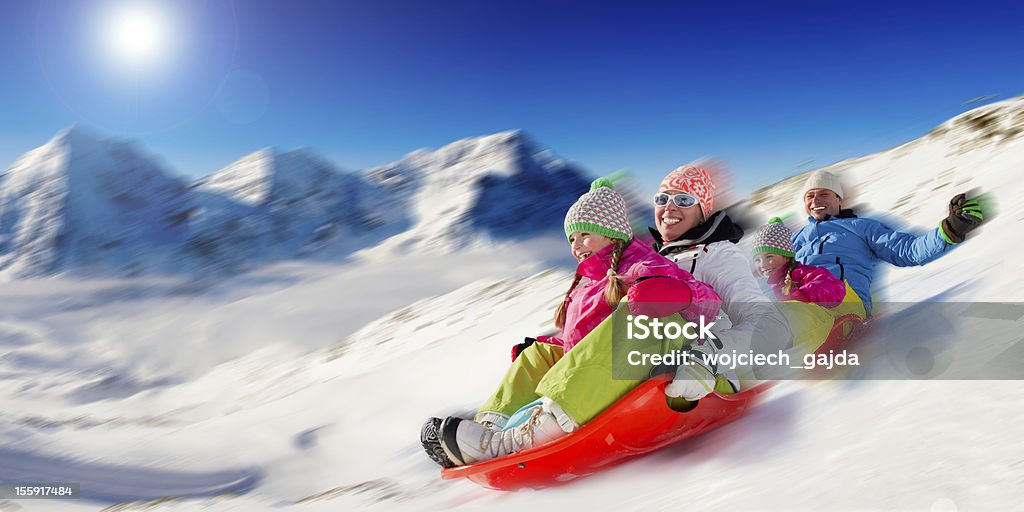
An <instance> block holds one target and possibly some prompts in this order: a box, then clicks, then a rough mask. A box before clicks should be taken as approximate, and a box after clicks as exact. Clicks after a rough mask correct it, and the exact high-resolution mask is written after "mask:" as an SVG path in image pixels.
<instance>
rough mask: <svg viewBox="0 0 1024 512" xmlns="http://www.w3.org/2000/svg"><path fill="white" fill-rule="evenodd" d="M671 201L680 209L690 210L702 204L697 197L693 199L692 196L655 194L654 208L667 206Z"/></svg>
mask: <svg viewBox="0 0 1024 512" xmlns="http://www.w3.org/2000/svg"><path fill="white" fill-rule="evenodd" d="M669 201H672V202H673V203H674V204H675V205H676V206H678V207H680V208H690V207H693V206H694V205H696V204H697V203H699V202H700V201H699V200H697V198H696V197H693V196H691V195H690V194H675V195H669V194H666V193H664V192H662V193H660V194H654V206H665V205H667V204H668V202H669Z"/></svg>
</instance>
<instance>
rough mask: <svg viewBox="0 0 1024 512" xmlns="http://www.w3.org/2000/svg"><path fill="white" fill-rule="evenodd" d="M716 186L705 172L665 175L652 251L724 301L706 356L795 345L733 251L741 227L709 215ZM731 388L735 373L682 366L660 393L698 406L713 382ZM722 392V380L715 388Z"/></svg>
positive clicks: (688, 168)
mask: <svg viewBox="0 0 1024 512" xmlns="http://www.w3.org/2000/svg"><path fill="white" fill-rule="evenodd" d="M714 194H715V185H714V182H713V181H712V179H711V175H710V174H709V173H708V171H707V169H706V168H704V167H700V166H695V165H685V166H682V167H679V168H677V169H675V170H673V171H672V172H670V173H669V174H668V176H666V177H665V179H664V180H662V182H661V185H660V186H659V187H658V193H657V194H655V196H654V224H655V226H656V227H655V228H651V235H653V236H654V240H655V243H654V249H655V250H656V251H658V252H659V253H661V254H662V255H664V256H666V257H668V258H670V259H672V260H673V261H675V262H676V264H677V265H679V266H680V267H681V268H682V269H684V270H686V271H689V272H690V273H691V274H693V276H694V277H695V278H697V280H699V281H703V282H705V283H708V284H710V285H711V286H712V287H713V288H714V289H715V291H716V292H718V294H719V295H720V296H721V297H722V310H723V313H724V316H725V317H728V318H727V319H726V318H722V319H721V320H718V321H717V323H716V326H717V329H714V330H713V332H714V333H715V335H716V336H717V337H718V341H719V343H714V344H705V345H704V346H702V347H700V349H701V350H703V351H717V352H719V353H730V354H731V353H734V351H735V353H736V354H747V353H749V351H751V350H752V351H753V352H754V353H755V354H757V353H763V354H772V353H776V352H777V351H779V350H785V349H788V348H789V347H790V346H791V345H792V342H793V334H792V332H791V331H790V328H789V323H788V322H786V319H785V317H784V316H783V315H782V314H781V313H780V312H779V310H778V309H777V308H776V307H775V305H774V304H773V303H772V302H771V300H770V299H769V298H768V297H767V296H766V295H765V294H764V292H762V291H761V288H760V286H758V284H757V280H756V279H755V278H754V275H753V274H752V273H751V271H750V261H749V258H748V257H747V254H746V253H745V252H744V251H742V250H741V249H740V248H739V247H737V246H736V243H737V242H739V241H740V239H741V238H742V237H743V228H741V227H740V226H739V225H737V224H735V223H733V221H732V220H731V219H730V218H729V216H728V215H727V214H726V213H725V211H724V210H723V211H717V212H716V211H715V210H714ZM719 375H720V376H721V377H724V378H725V379H727V380H728V382H729V383H730V384H731V385H732V387H733V390H736V391H738V390H739V388H740V382H739V378H738V377H737V372H736V371H734V370H730V369H728V368H722V369H721V371H719V369H718V368H715V367H700V366H698V367H692V368H688V367H685V366H683V367H680V368H679V370H678V372H677V373H676V380H674V381H673V382H672V384H670V385H669V386H668V387H667V388H666V390H665V392H666V394H668V395H669V396H672V397H680V398H684V399H686V400H697V399H700V398H702V397H703V396H705V395H707V394H708V393H709V392H711V391H712V390H713V389H714V388H715V384H716V376H719ZM718 385H719V389H721V382H720V381H719V383H718Z"/></svg>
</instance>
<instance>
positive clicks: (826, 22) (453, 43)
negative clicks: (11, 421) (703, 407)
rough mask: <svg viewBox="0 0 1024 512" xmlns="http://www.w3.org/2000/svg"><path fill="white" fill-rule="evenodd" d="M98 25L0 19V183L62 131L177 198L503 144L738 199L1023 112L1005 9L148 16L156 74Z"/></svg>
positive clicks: (1, 1)
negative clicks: (292, 162) (690, 169)
mask: <svg viewBox="0 0 1024 512" xmlns="http://www.w3.org/2000/svg"><path fill="white" fill-rule="evenodd" d="M121 3H125V2H123V1H121V2H116V1H113V0H104V1H99V0H41V1H36V2H19V1H13V0H0V20H2V21H0V23H2V26H0V28H2V30H0V66H2V67H0V69H2V79H0V112H2V115H0V166H4V167H6V166H7V165H9V164H10V163H11V162H13V160H14V159H15V158H16V157H17V156H18V155H20V154H21V153H23V152H25V151H27V150H28V149H31V148H33V147H35V146H38V145H40V144H42V143H43V142H45V141H46V140H47V139H49V138H50V137H51V136H52V135H53V134H54V133H55V132H57V131H58V130H60V129H61V128H63V127H65V126H68V125H70V124H72V123H81V124H83V125H87V126H91V127H93V128H95V129H96V131H98V132H99V133H100V134H105V135H117V136H122V137H128V138H133V139H138V140H140V141H141V142H142V143H143V144H144V145H145V146H146V147H147V148H148V149H149V150H150V151H152V152H154V153H157V154H159V155H161V156H162V157H164V158H165V161H166V163H167V164H168V165H169V166H170V167H171V168H172V169H173V170H174V171H176V172H178V173H180V174H185V175H190V176H200V175H205V174H209V173H210V172H213V171H215V170H216V169H218V168H220V167H222V166H224V165H226V164H228V163H230V162H231V161H233V160H235V159H237V158H239V157H241V156H243V155H244V154H246V153H248V152H251V151H254V150H256V149H259V148H262V147H265V146H270V145H274V146H278V147H281V148H285V149H289V148H293V147H298V146H311V147H313V148H315V149H317V150H319V151H320V152H322V153H323V154H325V155H327V156H329V157H330V158H332V159H333V160H334V161H335V162H336V163H337V164H339V165H340V166H342V167H344V168H348V169H362V168H367V167H371V166H374V165H380V164H383V163H387V162H390V161H393V160H396V159H398V158H400V157H401V156H402V155H404V154H405V153H407V152H409V151H412V150H415V149H417V148H421V147H435V148H436V147H439V146H442V145H444V144H447V143H449V142H451V141H453V140H456V139H459V138H463V137H468V136H477V135H485V134H489V133H493V132H497V131H503V130H509V129H514V128H521V129H524V130H526V131H527V132H528V133H529V134H531V135H532V136H533V137H534V139H535V140H537V141H538V142H540V143H542V144H544V145H547V146H549V147H551V148H552V149H553V150H554V151H555V152H557V153H558V154H560V155H562V156H564V157H566V158H569V159H571V160H573V161H576V162H579V163H581V164H583V165H584V166H586V167H587V168H588V169H590V170H591V171H593V172H595V173H606V172H610V171H613V170H616V169H619V168H629V169H632V170H634V171H636V172H637V173H638V174H639V176H640V177H641V178H643V179H644V180H645V181H646V182H648V183H651V186H652V187H653V183H655V182H656V181H657V180H659V179H660V178H661V176H663V175H664V174H665V173H666V172H667V171H668V170H670V169H671V168H672V167H674V166H675V165H678V164H681V163H685V162H687V161H690V160H692V159H695V158H698V157H701V156H707V155H710V156H715V157H718V158H721V159H724V160H726V161H727V162H729V163H730V164H731V165H732V167H733V168H734V170H735V172H736V174H737V181H738V185H740V187H741V188H742V189H747V190H749V189H750V188H752V187H754V186H757V185H763V184H767V183H770V182H774V181H776V180H778V179H781V178H783V177H786V176H788V175H791V174H793V173H795V172H797V171H800V170H806V169H808V168H811V167H817V166H822V165H826V164H828V163H831V162H834V161H836V160H839V159H842V158H847V157H854V156H860V155H863V154H866V153H870V152H874V151H878V150H882V149H886V148H888V147H891V146H894V145H897V144H900V143H903V142H906V141H908V140H911V139H914V138H917V137H919V136H920V135H922V134H924V133H926V132H927V131H928V130H930V129H931V128H932V127H934V126H935V125H937V124H939V123H941V122H942V121H944V120H946V119H947V118H949V117H952V116H953V115H956V114H957V113H960V112H962V111H964V110H967V109H969V108H971V107H973V106H975V105H973V104H972V105H967V104H965V102H966V101H968V100H969V99H971V98H975V97H979V96H989V95H995V96H996V99H1004V98H1007V97H1011V96H1015V95H1019V94H1022V93H1024V65H1022V64H1021V63H1024V43H1022V41H1024V7H1022V4H1020V3H1017V2H1005V3H1000V4H987V3H985V2H954V3H949V4H943V3H941V2H916V3H915V2H878V3H874V2H849V3H847V4H845V5H844V4H842V3H839V2H822V1H814V2H785V3H783V2H763V1H759V2H728V1H714V2H712V1H702V2H687V1H674V2H631V3H628V4H627V3H622V4H621V6H611V5H601V4H599V3H598V2H594V1H581V2H555V1H550V0H549V1H532V0H531V1H525V0H517V1H515V2H490V1H480V0H475V1H461V0H459V1H451V0H437V1H425V0H423V1H387V0H354V1H353V0H345V1H337V2H333V1H321V2H315V1H302V2H299V1H288V2H286V1H283V0H282V1H277V2H270V1H264V0H244V1H243V0H236V1H234V2H228V1H226V0H211V1H205V2H202V1H198V0H180V1H177V2H170V1H167V2H160V1H159V0H154V2H150V3H157V4H162V5H165V7H166V8H167V9H168V11H170V12H172V13H173V15H172V18H173V19H174V23H173V25H174V26H175V27H176V28H175V29H174V30H173V31H172V32H173V33H174V34H175V35H174V36H172V37H171V40H172V41H174V42H175V43H174V46H175V47H177V50H176V52H175V53H174V55H173V56H171V55H168V56H166V57H163V58H161V59H158V62H159V64H160V65H158V66H153V68H152V69H150V70H146V71H138V70H136V71H125V70H123V69H119V68H116V67H115V66H113V65H112V64H111V63H112V61H113V59H112V57H111V56H110V55H109V52H107V53H106V54H105V53H104V52H102V51H97V50H96V44H95V42H96V40H97V39H98V36H97V29H96V27H97V20H98V19H100V18H99V17H101V16H102V13H103V12H106V10H107V9H108V8H109V7H110V6H111V5H114V4H121ZM129 3H130V2H129ZM627 5H628V7H627ZM168 6H169V7H168ZM808 161H813V162H810V163H808Z"/></svg>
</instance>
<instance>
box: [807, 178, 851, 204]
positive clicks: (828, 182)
mask: <svg viewBox="0 0 1024 512" xmlns="http://www.w3.org/2000/svg"><path fill="white" fill-rule="evenodd" d="M816 188H823V189H826V190H831V191H832V192H835V193H836V195H837V196H839V198H840V199H842V198H843V186H842V185H841V184H840V183H839V178H837V177H836V175H835V174H832V173H830V172H828V171H814V172H812V173H811V176H810V177H809V178H807V183H806V184H804V194H806V193H807V191H808V190H813V189H816Z"/></svg>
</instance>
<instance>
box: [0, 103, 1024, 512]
mask: <svg viewBox="0 0 1024 512" xmlns="http://www.w3.org/2000/svg"><path fill="white" fill-rule="evenodd" d="M1020 108H1021V104H1020V101H1019V100H1014V101H1010V102H1004V103H999V104H995V105H990V106H987V107H983V108H982V109H978V110H975V111H972V112H969V113H967V114H965V115H963V116H959V117H958V118H955V119H953V120H951V121H950V122H949V123H946V124H944V125H943V127H944V128H945V129H940V130H936V131H934V132H933V133H932V134H930V135H928V136H926V137H923V138H922V139H920V140H918V141H915V142H912V143H909V144H906V145H904V146H900V147H899V148H894V149H893V150H890V151H887V152H882V153H878V154H875V155H870V156H867V157H864V158H861V159H857V160H853V161H848V162H841V163H839V164H837V165H836V166H834V167H833V169H834V170H837V171H838V172H840V174H841V176H842V177H843V179H844V180H846V184H847V186H848V187H849V188H850V190H855V191H856V192H857V193H858V199H859V200H860V201H861V203H862V204H863V203H870V205H871V206H872V207H874V208H875V209H876V210H879V211H881V212H882V213H890V214H895V215H891V216H893V217H896V216H904V217H906V218H907V224H908V226H917V227H919V228H921V229H928V228H932V227H933V226H934V225H935V223H937V222H938V220H939V219H940V218H942V216H943V215H945V203H946V202H947V201H948V199H949V197H950V196H952V195H953V193H955V192H956V191H959V190H960V189H962V188H967V187H975V186H976V187H980V188H982V189H984V190H987V191H990V192H992V193H994V194H995V196H996V198H997V199H999V200H1000V203H1001V205H1002V212H1001V214H1000V216H998V217H996V218H995V219H994V220H993V221H992V223H991V224H990V225H988V226H986V227H985V228H984V229H982V230H980V232H978V233H976V234H975V235H974V236H972V237H971V239H970V240H968V242H967V243H965V244H964V245H963V246H962V247H960V248H957V249H956V250H955V251H953V252H952V253H951V254H949V255H947V256H945V257H943V258H941V259H940V260H937V261H935V262H933V263H931V264H929V265H928V266H926V267H922V268H920V269H894V270H892V271H891V272H889V273H888V274H887V276H885V277H883V278H881V279H880V281H879V284H880V288H881V289H882V290H883V291H884V292H885V293H887V294H888V295H889V297H890V298H892V299H896V300H908V301H912V300H925V299H936V298H941V299H943V300H947V299H949V298H951V297H952V298H954V299H958V300H974V301H977V300H992V301H1003V302H1024V292H1022V291H1021V289H1022V288H1021V283H1020V272H1018V271H1017V270H1016V269H1015V268H1014V267H1013V266H1012V265H1011V264H1010V262H1009V260H1008V257H1009V255H1012V254H1013V253H1014V252H1016V251H1018V250H1019V249H1021V247H1020V244H1021V242H1020V240H1022V239H1024V237H1021V234H1022V233H1021V231H1022V230H1021V226H1024V224H1022V223H1021V221H1022V220H1024V218H1022V217H1024V215H1022V213H1024V212H1021V211H1020V207H1019V206H1017V205H1016V204H1015V203H1014V202H1013V201H1014V199H1015V198H1016V196H1017V195H1019V193H1020V192H1021V190H1020V188H1021V185H1020V184H1019V183H1018V180H1017V175H1018V170H1019V169H1020V167H1021V164H1022V163H1024V162H1022V159H1024V156H1022V155H1024V147H1022V143H1021V140H1020V135H1019V131H1017V130H1016V127H1019V126H1020V125H1021V120H1020V118H1019V117H1017V114H1016V113H1017V112H1019V110H1020ZM983 114H993V115H995V119H996V120H998V121H997V122H980V121H978V120H977V119H976V117H977V116H979V115H982V119H984V118H985V116H984V115H983ZM979 125H980V126H981V127H980V128H979ZM992 126H996V127H998V130H996V129H992V128H991V127H992ZM979 130H980V131H979ZM993 130H994V131H993ZM395 176H396V177H395V178H393V179H395V180H397V181H390V182H389V183H390V186H393V187H395V188H394V189H393V190H403V188H402V187H403V186H409V187H410V188H408V189H407V190H408V192H407V193H408V194H410V195H409V196H408V197H410V198H414V197H415V194H416V191H417V187H416V186H415V180H414V179H413V178H409V181H408V182H406V184H405V185H402V183H400V182H401V180H402V178H403V177H409V176H412V174H409V173H397V174H396V175H395ZM415 179H423V178H422V177H421V178H415ZM801 182H802V179H801V178H796V179H794V180H792V181H791V182H783V183H780V184H777V185H775V186H773V187H769V188H768V189H765V190H762V191H759V192H758V194H757V195H756V198H755V199H756V201H757V202H758V205H759V207H760V208H762V213H763V215H768V214H779V213H783V212H785V211H787V210H795V209H796V206H795V203H796V202H797V199H798V196H799V192H800V190H799V187H800V183H801ZM420 183H422V182H420ZM218 195H219V194H218ZM223 197H225V198H227V196H223ZM904 198H905V199H904ZM851 199H853V198H851ZM226 200H228V199H226ZM230 200H231V201H232V202H233V203H234V204H243V202H242V201H239V200H237V199H230ZM414 200H418V199H414ZM560 218H561V214H560V215H559V220H560ZM798 221H799V218H796V219H793V220H792V221H791V224H793V225H796V224H798ZM560 247H561V245H560ZM513 254H518V255H519V257H520V258H522V257H526V258H528V259H533V258H534V257H535V256H534V252H533V251H531V250H528V249H527V248H526V247H525V244H509V245H507V246H506V247H504V248H503V250H500V251H497V250H474V249H473V248H470V249H469V250H466V251H459V252H456V253H453V254H449V255H443V256H434V257H431V256H422V257H418V258H407V257H404V256H405V255H403V254H399V255H396V256H397V257H393V258H386V257H384V256H386V255H379V256H381V258H380V259H377V260H362V261H358V262H352V263H351V264H349V265H347V266H345V267H344V268H339V266H337V265H324V264H313V263H309V262H304V263H301V264H295V263H293V264H289V265H278V266H271V267H265V268H263V269H261V270H260V271H257V272H253V273H251V274H248V275H246V276H243V277H239V278H233V279H229V280H225V281H223V282H220V283H218V284H216V285H212V286H211V287H209V288H196V287H195V285H194V284H192V283H173V282H172V284H169V285H159V286H152V285H145V286H144V285H143V284H142V283H146V281H143V280H141V279H137V280H132V281H124V282H115V283H99V282H94V281H85V282H82V281H76V280H65V279H52V280H39V281H22V282H14V283H10V285H9V286H6V287H4V288H3V289H0V299H2V300H3V302H4V304H7V306H6V307H5V308H4V309H3V310H0V410H2V411H3V413H2V414H0V480H17V478H19V477H20V476H23V475H25V474H26V472H25V468H28V469H30V470H31V475H33V477H34V478H38V479H40V480H43V479H47V478H49V479H57V478H63V479H69V480H72V479H77V478H80V479H81V481H82V482H83V483H88V486H87V488H88V492H89V495H88V496H89V497H90V498H91V500H81V501H63V502H57V501H29V500H26V501H19V502H17V506H18V507H21V508H23V509H25V510H29V511H32V510H76V511H84V510H99V509H102V508H104V507H106V506H108V505H111V504H112V503H114V502H116V501H118V500H126V499H133V498H134V499H142V500H152V501H149V502H145V503H136V504H127V503H119V504H116V505H115V507H116V509H118V510H147V509H157V510H165V509H166V510H196V511H198V510H302V511H316V512H319V511H334V510H353V509H360V508H377V509H384V510H424V509H429V510H434V509H463V510H516V511H520V510H561V509H575V508H586V509H601V510H636V509H645V510H646V509H655V510H661V509H678V508H687V509H694V510H712V509H734V510H822V509H829V510H877V509H887V510H933V511H939V510H942V511H951V510H1011V509H1014V508H1015V507H1018V505H1019V501H1020V496H1019V494H1020V493H1019V488H1020V484H1021V482H1024V465H1022V464H1021V461H1022V460H1024V445H1022V444H1021V443H1020V441H1019V434H1018V432H1017V429H1015V428H1013V426H1014V425H1019V424H1021V422H1024V393H1022V391H1024V386H1022V385H1021V383H1020V381H957V380H945V381H942V380H938V381H845V382H823V383H812V382H787V383H783V384H781V385H780V386H778V387H776V388H775V389H774V390H773V391H771V395H770V396H769V399H768V400H767V401H766V402H765V403H764V404H762V405H760V406H759V407H757V408H756V409H755V410H754V411H753V412H752V413H751V414H750V415H748V416H746V417H744V418H742V419H741V420H739V421H737V422H735V423H733V424H730V425H727V426H725V427H723V428H721V429H719V430H716V431H714V432H712V433H710V434H708V435H705V436H702V437H700V438H697V439H693V440H691V441H687V442H684V443H681V444H678V445H675V446H672V447H668V448H666V449H663V450H661V451H659V452H657V453H655V454H652V455H650V456H647V457H644V458H641V459H638V460H635V461H632V462H630V463H627V464H625V465H622V466H620V467H616V468H613V469H610V470H607V471H605V472H602V473H600V474H598V475H595V476H592V477H590V478H587V479H584V480H581V481H578V482H574V483H571V484H569V485H566V486H564V487H560V488H553V489H546V490H543V491H522V492H517V493H499V492H493V491H488V490H485V489H482V488H479V487H477V486H476V485H474V484H472V483H469V482H466V481H454V482H443V481H441V480H440V479H439V477H438V467H437V466H436V465H435V464H433V463H432V462H431V461H430V460H429V459H427V457H426V456H425V455H424V454H423V453H422V450H421V448H420V446H419V442H418V437H417V434H418V427H419V426H420V424H421V422H422V420H423V419H425V418H426V417H428V416H430V415H446V414H468V413H470V412H472V410H473V408H474V407H476V406H478V405H479V403H480V402H481V401H483V400H484V399H485V398H486V396H487V395H488V394H489V393H490V392H492V391H493V386H494V385H495V384H496V382H497V381H498V379H499V378H500V375H501V373H502V372H503V371H504V370H505V369H506V368H507V366H508V351H509V348H510V346H511V345H512V344H513V343H516V342H518V341H520V340H521V339H522V337H523V336H530V335H536V334H539V333H543V332H545V331H546V330H547V329H549V328H550V322H551V312H552V307H553V303H554V302H555V301H556V300H557V299H558V297H560V296H561V294H563V293H564V292H565V289H566V287H567V286H568V284H569V280H570V279H569V276H568V275H567V274H566V273H564V272H560V271H544V272H540V273H537V272H535V271H533V269H524V268H523V267H521V266H520V265H519V264H518V263H521V262H522V260H520V261H519V262H518V263H517V262H513V261H508V260H506V259H505V258H508V257H510V256H511V255H513ZM478 275H479V276H481V277H480V278H479V279H476V277H475V276H478ZM471 278H472V279H474V280H473V281H472V282H467V281H468V280H469V279H471ZM389 287H390V288H389ZM128 306H130V307H128ZM1008 307H1010V306H1008ZM1013 307H1015V306H1013ZM1011 309H1012V307H1011ZM1011 312H1012V311H1011ZM1012 316H1013V315H1010V316H1008V318H1009V319H1004V320H1000V321H1002V322H1005V323H1006V324H1007V326H1008V328H1009V329H1010V330H1011V331H1012V332H1013V333H1014V334H1013V336H1012V337H1006V339H1005V340H1001V341H1004V342H1005V341H1010V342H1013V341H1014V340H1015V339H1016V338H1017V337H1019V334H1016V333H1019V332H1020V326H1019V325H1018V324H1019V323H1020V322H1021V317H1020V315H1019V314H1018V315H1016V318H1010V317H1012ZM943 325H945V324H943ZM960 341H961V344H962V345H966V346H969V344H970V343H971V342H977V343H979V344H980V345H983V346H985V347H986V348H987V347H988V346H989V345H990V343H989V341H990V340H982V339H966V340H960ZM1014 350H1015V351H1014ZM1014 357H1016V358H1017V360H1019V357H1020V349H1019V347H1017V348H1012V349H1011V350H1010V351H1007V352H1005V353H1004V358H1005V359H1007V360H1010V361H1012V360H1014V359H1012V358H1014ZM105 370H106V371H105ZM837 482H841V483H842V485H837ZM233 493H240V494H241V495H234V494H233ZM168 495H172V496H191V497H192V498H190V499H186V500H177V501H175V500H167V499H161V498H163V497H165V496H168ZM12 506H13V502H10V501H8V502H4V501H0V508H12Z"/></svg>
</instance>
